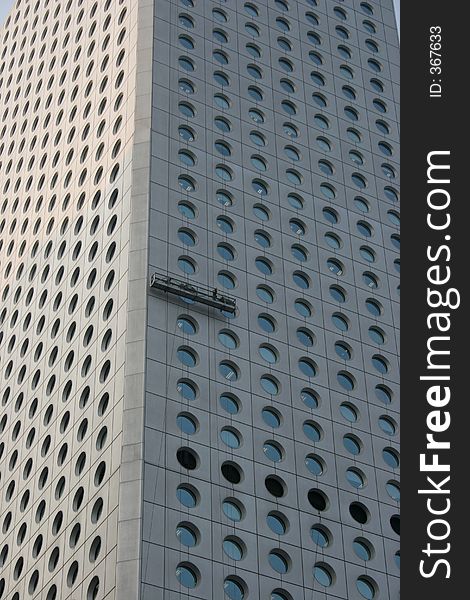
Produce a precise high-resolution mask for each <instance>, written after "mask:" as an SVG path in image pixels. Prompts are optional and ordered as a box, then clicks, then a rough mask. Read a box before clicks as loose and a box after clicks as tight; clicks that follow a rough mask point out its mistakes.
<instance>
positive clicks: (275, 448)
mask: <svg viewBox="0 0 470 600" xmlns="http://www.w3.org/2000/svg"><path fill="white" fill-rule="evenodd" d="M263 453H264V455H265V456H266V458H267V459H269V460H270V461H272V462H280V461H281V460H282V456H283V452H282V448H281V446H280V445H279V444H278V443H277V442H273V441H268V442H265V443H264V445H263Z"/></svg>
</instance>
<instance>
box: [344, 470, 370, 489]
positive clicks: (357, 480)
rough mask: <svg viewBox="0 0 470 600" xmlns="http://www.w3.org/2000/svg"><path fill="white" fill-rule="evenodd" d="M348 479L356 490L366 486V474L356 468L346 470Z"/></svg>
mask: <svg viewBox="0 0 470 600" xmlns="http://www.w3.org/2000/svg"><path fill="white" fill-rule="evenodd" d="M346 479H347V481H348V483H349V484H350V485H351V486H352V487H353V488H356V489H362V488H363V487H364V486H365V485H366V480H365V476H364V474H363V473H362V471H360V470H359V469H357V468H355V467H350V468H349V469H346Z"/></svg>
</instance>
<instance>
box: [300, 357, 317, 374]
mask: <svg viewBox="0 0 470 600" xmlns="http://www.w3.org/2000/svg"><path fill="white" fill-rule="evenodd" d="M298 365H299V369H300V370H301V372H302V373H303V374H304V375H305V376H306V377H309V378H311V377H315V376H316V374H317V365H316V364H315V362H314V361H313V360H312V359H310V358H306V357H304V358H301V359H299V362H298Z"/></svg>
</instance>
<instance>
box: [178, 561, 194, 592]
mask: <svg viewBox="0 0 470 600" xmlns="http://www.w3.org/2000/svg"><path fill="white" fill-rule="evenodd" d="M176 579H177V580H178V581H179V583H180V584H181V585H182V586H183V587H185V588H188V589H194V588H195V587H196V586H197V584H198V582H199V572H198V571H197V569H196V567H194V565H190V564H186V563H180V564H179V565H178V566H177V567H176Z"/></svg>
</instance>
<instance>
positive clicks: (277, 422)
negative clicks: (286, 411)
mask: <svg viewBox="0 0 470 600" xmlns="http://www.w3.org/2000/svg"><path fill="white" fill-rule="evenodd" d="M261 415H262V417H263V421H264V422H265V423H266V425H267V426H268V427H271V428H272V429H277V428H278V427H280V426H281V417H280V416H279V413H278V411H277V410H276V409H274V408H267V407H266V408H263V410H262V411H261Z"/></svg>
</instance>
